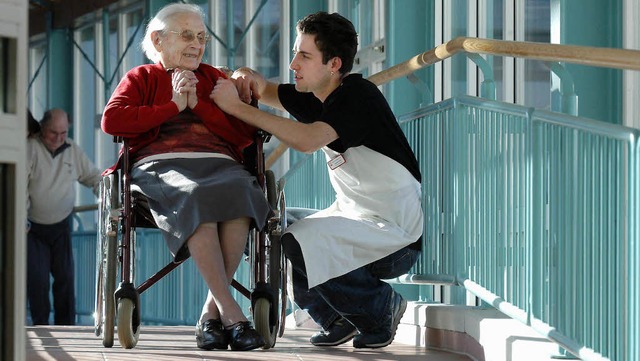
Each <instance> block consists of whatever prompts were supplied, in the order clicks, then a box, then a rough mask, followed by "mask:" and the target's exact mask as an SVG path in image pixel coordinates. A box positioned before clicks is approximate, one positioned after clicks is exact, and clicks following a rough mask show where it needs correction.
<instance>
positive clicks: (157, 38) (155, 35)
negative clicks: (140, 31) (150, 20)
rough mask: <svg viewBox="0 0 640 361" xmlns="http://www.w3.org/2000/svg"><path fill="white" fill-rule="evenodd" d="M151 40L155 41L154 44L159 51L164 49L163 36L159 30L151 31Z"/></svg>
mask: <svg viewBox="0 0 640 361" xmlns="http://www.w3.org/2000/svg"><path fill="white" fill-rule="evenodd" d="M151 41H152V42H153V46H154V47H155V48H156V50H157V51H160V50H162V45H161V44H162V36H161V35H160V32H159V31H153V32H151Z"/></svg>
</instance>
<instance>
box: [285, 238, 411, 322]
mask: <svg viewBox="0 0 640 361" xmlns="http://www.w3.org/2000/svg"><path fill="white" fill-rule="evenodd" d="M282 247H283V249H284V252H285V254H286V256H287V257H288V258H289V261H290V262H291V265H292V269H293V272H292V280H293V297H294V300H295V302H296V304H297V305H298V306H299V307H300V308H302V309H304V310H306V311H307V312H308V313H309V315H310V316H311V318H313V320H314V321H315V322H316V323H317V324H318V325H320V326H322V328H323V329H324V330H327V329H328V328H329V326H330V325H331V324H332V323H333V322H334V321H335V320H337V319H339V318H340V317H344V318H345V319H346V320H348V321H349V322H351V323H352V324H353V325H354V326H355V327H356V328H357V329H358V330H359V331H360V332H364V333H369V332H375V330H378V329H380V328H384V327H389V326H388V325H389V323H390V322H389V321H390V318H391V301H392V297H391V296H392V295H393V289H392V288H391V286H390V285H389V284H388V283H386V282H384V281H382V279H389V278H394V277H398V276H401V275H403V274H405V273H407V272H408V271H409V270H410V269H411V267H412V266H413V265H414V264H415V263H416V261H417V259H418V257H419V256H420V253H421V252H420V251H418V250H415V249H411V248H409V247H405V248H403V249H401V250H399V251H397V252H395V253H393V254H390V255H388V256H386V257H384V258H382V259H380V260H378V261H375V262H372V263H370V264H368V265H366V266H363V267H360V268H358V269H355V270H353V271H351V272H348V273H346V274H344V275H342V276H339V277H336V278H332V279H330V280H328V281H326V282H324V283H322V284H319V285H317V286H315V287H313V288H312V289H309V287H308V283H307V272H306V268H305V264H304V259H303V257H302V250H301V249H300V245H299V244H298V242H297V240H296V239H295V237H293V235H292V234H291V233H286V234H284V235H283V237H282Z"/></svg>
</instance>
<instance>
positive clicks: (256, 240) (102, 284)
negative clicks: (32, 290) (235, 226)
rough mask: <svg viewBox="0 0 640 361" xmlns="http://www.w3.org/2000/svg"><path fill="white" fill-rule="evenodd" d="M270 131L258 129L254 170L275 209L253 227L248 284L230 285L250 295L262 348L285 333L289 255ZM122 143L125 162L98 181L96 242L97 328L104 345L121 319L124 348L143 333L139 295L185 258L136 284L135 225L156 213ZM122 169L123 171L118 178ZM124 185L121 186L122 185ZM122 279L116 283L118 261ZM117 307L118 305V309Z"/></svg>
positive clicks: (143, 223)
mask: <svg viewBox="0 0 640 361" xmlns="http://www.w3.org/2000/svg"><path fill="white" fill-rule="evenodd" d="M269 139H270V134H268V133H265V132H263V131H258V134H257V136H256V139H255V141H254V146H255V151H256V157H255V164H254V165H253V166H252V169H250V171H252V173H253V174H254V175H255V176H256V177H257V179H258V183H259V184H260V186H261V187H262V190H263V192H264V193H265V197H266V199H267V201H268V202H269V204H270V206H271V208H272V209H273V211H274V213H275V215H274V216H272V217H270V218H269V219H268V220H267V224H266V225H264V227H263V230H262V231H257V230H255V229H253V230H251V231H250V232H249V240H248V242H249V243H248V244H249V251H248V253H249V254H248V260H249V263H250V267H251V273H250V274H251V277H250V278H251V279H250V282H249V283H250V284H249V288H247V287H245V286H243V285H242V284H240V283H239V282H237V281H236V280H235V279H233V280H232V282H231V285H232V286H233V287H234V288H235V289H236V290H238V291H239V293H240V294H242V295H243V296H244V297H246V298H248V299H249V300H251V312H252V316H253V322H254V325H255V328H256V330H257V331H258V332H259V333H260V334H261V335H262V336H263V337H264V339H265V345H264V346H263V348H264V349H268V348H272V347H274V345H275V343H276V338H277V337H282V334H283V333H284V320H285V316H286V305H287V295H286V279H287V274H286V270H287V267H286V260H285V257H284V254H283V253H282V247H281V244H280V236H281V235H282V233H283V231H284V228H285V227H286V224H287V222H286V212H285V196H284V183H283V181H281V182H278V183H277V184H276V181H275V176H274V174H273V172H272V171H270V170H265V164H264V163H265V159H264V150H263V145H264V143H265V142H268V141H269ZM114 141H115V142H118V143H123V145H122V147H123V162H122V164H121V166H120V167H119V168H118V169H116V171H115V172H114V173H112V174H110V175H107V176H104V177H103V179H102V181H101V184H100V200H99V207H98V230H97V232H98V237H97V239H98V247H97V253H98V254H97V267H96V299H95V313H94V321H95V334H96V336H102V344H103V346H104V347H112V346H113V342H114V328H115V326H116V319H117V330H118V331H117V334H118V340H119V342H120V345H121V346H122V347H123V348H127V349H130V348H133V347H135V346H136V344H137V343H138V339H139V336H140V324H141V319H140V302H139V296H140V294H142V293H143V292H144V291H145V290H147V289H148V288H149V287H151V286H152V285H153V284H155V283H156V282H158V281H159V280H160V279H162V278H163V277H164V276H166V275H167V274H169V273H170V272H171V271H172V270H174V269H175V268H176V267H178V266H179V265H180V264H181V263H182V262H184V261H185V260H186V259H188V258H185V259H182V260H178V261H174V260H172V261H171V262H170V263H168V264H167V265H166V266H164V267H163V268H162V269H160V270H159V271H158V272H156V273H155V274H154V275H152V276H151V277H150V278H148V279H147V280H145V281H144V282H142V283H141V284H139V285H138V286H137V287H136V286H134V278H135V277H134V276H135V272H134V271H135V264H134V262H133V260H134V259H135V257H134V253H135V228H136V227H143V228H156V225H155V222H154V221H153V217H151V215H150V214H145V211H146V212H147V213H148V208H144V207H142V206H140V205H139V203H142V202H146V200H141V199H142V198H144V197H143V196H141V195H139V196H138V197H137V198H136V197H134V195H133V194H132V192H131V176H130V169H131V164H130V159H129V149H128V146H127V141H126V139H122V138H120V137H114ZM118 172H120V173H121V175H122V176H121V177H118V178H116V174H117V173H118ZM120 189H122V192H120V191H119V190H120ZM118 266H120V269H119V270H120V284H119V286H118V288H117V289H116V288H115V284H116V276H117V273H118V272H117V271H118V269H117V267H118ZM116 307H117V309H116Z"/></svg>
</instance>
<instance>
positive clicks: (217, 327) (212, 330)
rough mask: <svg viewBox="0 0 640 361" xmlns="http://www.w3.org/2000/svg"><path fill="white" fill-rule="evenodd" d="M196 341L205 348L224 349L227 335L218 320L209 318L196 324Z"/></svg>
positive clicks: (200, 346) (227, 343)
mask: <svg viewBox="0 0 640 361" xmlns="http://www.w3.org/2000/svg"><path fill="white" fill-rule="evenodd" d="M196 342H197V343H198V347H199V348H201V349H205V350H213V349H217V350H226V349H227V347H228V345H229V337H228V334H227V332H225V329H224V326H222V322H221V321H220V320H214V319H210V320H207V321H205V322H204V323H202V324H201V323H198V324H197V325H196Z"/></svg>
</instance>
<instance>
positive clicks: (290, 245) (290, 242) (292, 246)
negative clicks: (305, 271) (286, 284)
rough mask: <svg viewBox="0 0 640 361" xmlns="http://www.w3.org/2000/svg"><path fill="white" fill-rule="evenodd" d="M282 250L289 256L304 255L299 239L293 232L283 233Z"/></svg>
mask: <svg viewBox="0 0 640 361" xmlns="http://www.w3.org/2000/svg"><path fill="white" fill-rule="evenodd" d="M281 240H282V250H283V251H284V254H285V255H286V256H287V258H289V259H291V258H297V257H299V256H302V250H301V249H300V245H299V244H298V240H296V238H295V237H294V236H293V234H291V233H285V234H283V235H282V239H281Z"/></svg>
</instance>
